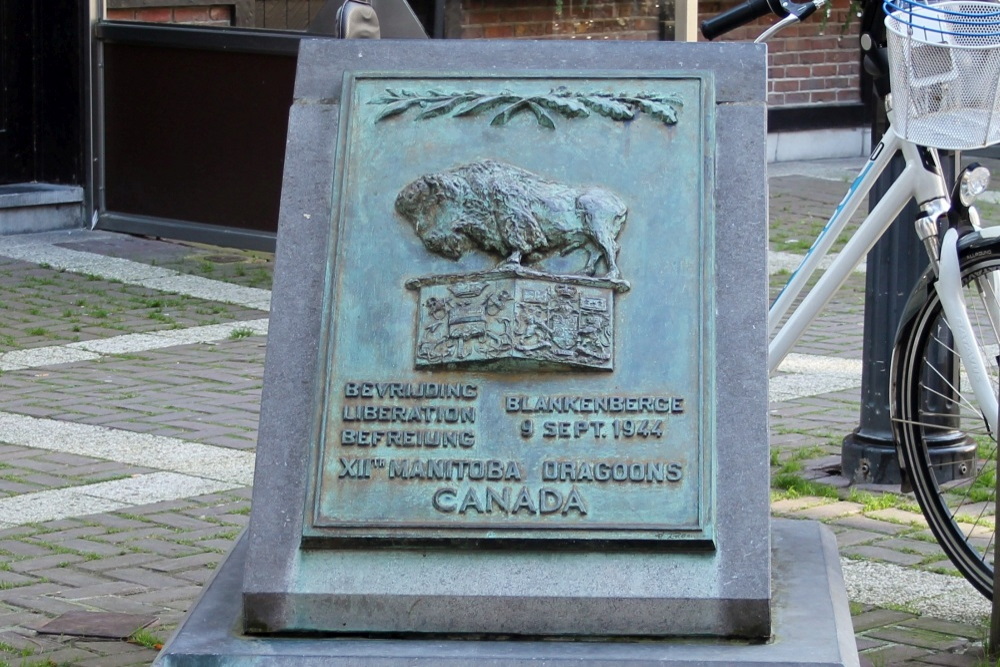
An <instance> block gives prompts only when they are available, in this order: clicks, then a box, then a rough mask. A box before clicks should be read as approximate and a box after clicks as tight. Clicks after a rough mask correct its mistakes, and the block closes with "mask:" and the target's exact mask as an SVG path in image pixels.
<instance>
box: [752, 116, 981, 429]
mask: <svg viewBox="0 0 1000 667" xmlns="http://www.w3.org/2000/svg"><path fill="white" fill-rule="evenodd" d="M923 150H926V151H927V153H926V155H929V156H931V158H932V160H933V163H934V165H933V166H934V168H935V169H934V170H930V169H928V167H927V166H925V164H924V160H923V159H922V156H921V152H920V151H921V149H920V148H918V147H917V146H916V145H915V144H913V143H911V142H909V141H906V140H905V139H902V138H901V137H899V136H898V135H897V134H896V133H895V132H893V131H892V129H891V127H890V130H889V131H888V132H887V133H886V135H885V137H884V138H883V139H882V141H881V142H880V143H879V145H878V146H876V147H875V150H873V151H872V154H871V156H870V157H869V158H868V162H867V163H866V164H865V166H864V167H863V168H862V170H861V172H860V173H859V174H858V176H857V178H855V180H854V182H853V183H852V184H851V187H850V188H849V190H848V192H847V194H846V195H845V196H844V199H843V200H842V201H841V202H840V204H839V205H838V206H837V209H836V210H835V211H834V213H833V216H832V217H831V218H830V220H829V221H828V222H827V223H826V225H825V226H824V227H823V230H822V231H821V232H820V234H819V236H817V237H816V240H815V241H814V242H813V244H812V246H811V247H810V248H809V251H808V252H807V253H806V256H805V258H804V259H803V260H802V263H801V264H800V265H799V267H798V268H797V269H796V270H795V271H794V272H793V273H792V276H791V278H790V279H789V281H788V284H786V285H785V287H784V288H783V289H782V291H781V293H780V294H779V295H778V297H777V298H776V299H775V301H774V303H772V305H771V308H770V310H769V311H768V333H769V335H771V336H772V337H771V342H770V344H769V345H768V367H769V370H770V372H772V373H773V372H774V371H775V370H776V369H777V368H778V366H779V365H780V364H781V361H782V360H783V359H784V358H785V356H786V355H787V354H788V352H789V351H790V350H791V348H792V346H793V345H794V344H795V342H796V341H797V340H798V339H799V337H800V336H801V335H802V333H803V331H805V329H806V327H808V326H809V324H810V323H811V322H812V321H813V319H815V317H816V316H817V315H818V314H819V312H820V311H821V310H822V309H823V308H824V307H825V306H826V304H827V303H828V302H829V301H830V299H831V298H832V297H833V295H834V293H835V292H836V291H837V290H838V289H839V288H840V286H841V285H843V284H844V281H845V280H847V277H848V276H849V275H850V273H851V271H853V270H854V269H855V268H856V267H857V266H858V265H859V264H860V263H861V260H862V259H863V258H864V256H865V255H867V254H868V252H869V251H870V250H871V249H872V247H873V246H874V245H875V243H876V242H877V241H878V240H879V238H881V237H882V235H883V234H884V233H885V232H886V230H887V229H888V228H889V225H891V224H892V222H893V220H895V219H896V217H897V216H899V214H900V212H901V211H902V210H903V207H905V206H906V204H907V202H909V200H910V199H911V198H913V199H916V201H917V202H918V203H919V204H929V203H930V202H934V201H940V200H943V201H945V202H947V201H949V196H948V193H947V191H946V189H945V183H944V180H943V179H942V178H941V176H940V173H941V166H940V161H939V160H938V157H937V151H936V150H934V149H923ZM899 152H901V153H902V155H903V158H904V160H905V161H906V166H905V168H904V169H903V172H902V173H901V174H900V175H899V177H898V178H897V179H896V180H895V181H894V182H893V184H892V186H891V187H890V188H889V190H888V191H887V192H886V193H885V194H884V195H883V196H882V198H881V199H880V200H879V203H878V204H877V205H876V206H875V208H873V209H872V210H871V212H870V213H869V214H868V216H867V217H866V218H865V219H864V221H863V222H862V223H861V225H860V226H859V227H858V229H857V230H856V231H855V232H854V234H853V235H852V236H851V238H850V240H849V241H848V242H847V244H846V245H845V246H844V248H843V250H842V251H841V252H840V253H838V255H837V257H836V258H835V259H834V260H833V262H832V263H831V264H830V267H829V268H828V269H827V270H826V272H825V273H824V274H823V276H822V277H821V278H820V279H819V280H818V281H817V282H816V285H814V286H813V288H812V289H811V290H810V291H809V292H808V293H807V294H806V295H805V297H804V298H803V300H802V302H801V303H800V304H799V305H798V306H797V307H795V308H794V309H793V308H792V305H793V304H794V302H795V301H796V299H798V297H799V295H800V294H801V293H802V291H803V290H804V289H805V286H806V284H807V283H808V282H809V279H810V278H811V277H812V275H813V273H815V272H816V269H817V268H819V265H820V262H821V261H822V259H823V257H825V256H826V255H827V253H829V251H830V248H831V247H832V246H833V243H834V242H835V241H836V239H837V237H838V236H839V235H840V233H841V232H842V231H843V230H844V228H845V227H846V225H847V223H848V221H849V220H850V219H851V218H852V217H853V216H854V214H855V213H856V212H857V210H858V207H859V206H860V205H861V202H862V201H864V198H865V196H867V195H868V193H869V192H870V191H871V189H872V187H873V186H874V184H875V182H876V181H877V180H878V177H879V176H880V175H881V174H882V172H884V171H885V168H886V167H887V166H888V165H889V162H890V160H891V159H892V158H893V156H895V155H896V154H897V153H899ZM944 211H947V208H944V209H942V210H941V211H939V212H941V213H943V212H944ZM957 248H958V235H957V233H956V232H955V230H949V231H948V232H947V233H946V234H945V236H944V239H943V240H942V244H941V251H940V252H941V257H940V277H939V279H938V280H937V281H936V282H935V283H934V288H935V290H936V291H937V293H938V296H939V297H940V299H941V305H942V308H943V309H944V312H945V315H946V317H947V319H948V323H949V326H950V327H951V328H952V331H953V332H954V335H955V347H956V348H957V351H958V353H959V355H960V356H961V358H962V360H963V362H964V364H965V369H966V374H967V376H968V377H969V380H970V382H971V386H972V389H973V391H974V392H975V394H976V398H977V400H978V401H979V404H980V405H982V406H984V411H985V413H986V414H985V415H984V417H985V419H986V421H987V422H988V424H989V426H990V428H991V430H992V431H993V432H994V433H995V432H996V428H997V418H998V417H997V410H998V400H997V394H996V392H995V391H994V388H993V386H992V382H991V381H990V378H989V374H988V373H987V370H986V364H985V362H984V360H983V358H982V356H981V354H980V351H979V345H978V344H977V342H976V336H975V334H974V332H973V330H972V324H971V322H970V321H969V316H968V312H967V310H966V307H965V302H964V299H963V296H962V280H961V269H960V266H959V261H958V250H957ZM934 259H935V260H937V258H936V257H935V258H934ZM976 285H977V287H978V289H979V290H980V292H981V293H992V294H996V293H997V292H998V291H1000V286H998V285H993V284H992V283H989V282H987V283H983V281H982V280H981V279H977V280H976ZM989 302H990V300H989V299H987V303H989ZM993 302H994V303H995V300H993ZM789 310H791V314H790V315H789V317H788V319H787V321H785V323H784V324H783V325H781V326H780V327H779V326H778V325H779V324H780V323H781V320H782V318H783V317H784V316H785V314H786V313H788V312H789ZM989 316H990V319H991V320H992V322H993V325H994V328H995V329H997V330H1000V313H998V312H996V308H990V309H989Z"/></svg>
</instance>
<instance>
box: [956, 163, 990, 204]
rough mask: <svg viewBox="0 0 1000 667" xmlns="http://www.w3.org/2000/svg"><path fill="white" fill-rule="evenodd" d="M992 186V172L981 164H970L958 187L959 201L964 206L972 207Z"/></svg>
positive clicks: (963, 173)
mask: <svg viewBox="0 0 1000 667" xmlns="http://www.w3.org/2000/svg"><path fill="white" fill-rule="evenodd" d="M989 184H990V170H989V169H987V168H986V167H983V166H981V165H979V164H970V165H969V166H968V167H966V168H965V171H963V172H962V176H961V178H960V179H959V186H958V200H959V201H960V202H962V205H963V206H972V204H973V202H975V201H976V198H978V197H979V195H981V194H983V193H984V192H986V188H987V187H988V186H989Z"/></svg>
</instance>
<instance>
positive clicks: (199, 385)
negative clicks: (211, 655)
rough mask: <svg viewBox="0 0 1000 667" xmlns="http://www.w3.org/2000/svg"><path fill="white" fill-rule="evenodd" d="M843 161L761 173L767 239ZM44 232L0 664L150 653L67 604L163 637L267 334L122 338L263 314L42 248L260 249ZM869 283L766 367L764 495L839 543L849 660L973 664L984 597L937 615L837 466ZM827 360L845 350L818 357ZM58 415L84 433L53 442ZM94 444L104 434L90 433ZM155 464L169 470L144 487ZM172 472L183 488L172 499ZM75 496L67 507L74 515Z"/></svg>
mask: <svg viewBox="0 0 1000 667" xmlns="http://www.w3.org/2000/svg"><path fill="white" fill-rule="evenodd" d="M840 171H843V170H840ZM840 171H836V170H835V171H834V174H835V175H834V177H833V178H832V179H819V178H815V177H813V176H812V175H810V174H811V172H808V173H802V174H794V173H792V174H791V175H787V176H781V177H777V178H773V179H772V181H771V184H772V229H773V231H774V234H773V235H772V241H773V243H772V249H774V250H779V251H784V252H796V251H799V252H800V251H801V250H800V246H801V244H800V243H798V237H799V236H802V235H803V234H802V233H801V232H803V231H804V230H806V229H807V228H811V227H814V226H815V224H816V220H817V219H819V216H820V214H821V212H824V211H828V210H829V209H830V208H831V207H832V206H833V205H835V204H836V203H837V202H838V201H839V199H840V196H841V194H842V192H843V190H844V187H845V186H844V179H843V177H838V176H837V175H836V174H837V173H840ZM843 173H844V174H846V173H847V172H846V171H843ZM47 243H49V245H50V246H52V247H51V248H49V250H52V251H53V252H54V254H48V250H47V251H46V253H43V255H44V256H45V257H54V258H55V259H54V260H48V261H51V262H53V263H51V264H41V263H38V264H36V263H33V262H32V261H29V260H28V259H25V257H26V256H30V255H31V253H30V252H28V251H26V250H24V249H23V248H19V249H17V250H16V252H15V251H9V252H10V254H11V255H12V256H13V258H11V257H8V256H7V255H5V254H4V248H5V246H4V241H3V239H2V238H0V287H3V290H2V291H0V302H2V303H0V309H2V310H3V311H4V313H5V315H7V314H10V315H11V316H10V317H8V318H4V321H3V322H2V323H0V362H2V361H3V359H4V356H3V355H4V353H5V352H10V351H12V350H15V348H16V349H25V348H32V349H38V350H40V352H39V354H40V355H42V356H41V357H40V359H41V361H40V362H39V361H38V359H34V360H33V361H31V363H27V364H25V363H22V364H20V365H18V366H12V367H11V368H12V369H11V370H5V371H2V372H0V667H6V666H7V665H10V666H15V665H17V666H24V667H41V666H42V665H53V664H55V665H59V664H67V665H95V666H97V665H100V666H116V665H148V664H149V663H150V662H151V661H152V659H153V658H154V656H155V654H156V650H155V648H148V647H146V646H142V645H140V644H139V643H136V642H125V641H95V640H93V639H90V638H72V637H60V636H51V635H44V634H36V633H35V630H36V629H38V628H39V627H41V626H42V625H43V624H44V623H46V622H48V621H49V620H50V619H52V618H54V617H55V616H56V615H58V614H60V613H62V612H65V611H75V610H87V611H93V612H98V611H107V612H120V613H126V614H150V615H153V616H155V617H157V619H158V621H157V624H156V625H155V626H154V627H152V628H151V633H152V635H153V637H152V639H147V643H153V644H155V641H156V640H157V639H159V640H164V639H166V638H167V636H168V635H169V633H170V631H171V630H172V629H173V628H174V627H175V626H176V624H177V623H178V621H179V620H180V618H181V616H182V615H183V613H184V611H185V610H186V609H187V608H188V607H189V606H190V605H191V603H192V602H193V600H194V598H195V597H196V596H197V594H198V592H199V590H200V586H201V585H202V584H203V583H204V582H205V580H206V579H207V578H208V577H209V576H211V573H212V570H213V568H214V567H215V566H216V565H217V564H218V563H219V561H220V560H221V559H222V558H223V556H224V555H225V553H226V552H227V551H228V549H229V547H230V545H231V544H232V543H233V540H234V539H235V537H236V535H237V534H238V532H239V531H240V530H241V529H242V527H243V526H245V524H246V522H247V519H248V515H249V510H250V489H249V488H248V487H247V486H246V482H245V481H244V482H241V481H239V480H243V479H246V480H248V479H249V477H248V476H247V475H248V469H247V462H246V460H245V459H231V458H230V459H226V458H225V457H214V458H212V456H209V455H210V454H212V453H213V452H219V453H220V454H222V453H226V452H228V453H231V454H233V455H239V456H249V452H251V451H252V447H253V443H254V440H255V435H256V422H257V416H258V410H259V397H260V388H261V382H260V377H261V370H262V364H263V356H264V351H265V348H264V343H265V340H266V337H265V336H264V335H257V334H254V333H253V332H250V331H241V332H239V333H238V334H236V335H232V334H233V333H234V330H233V329H229V330H228V331H229V333H228V334H227V333H214V334H213V333H211V332H210V333H209V334H207V338H208V340H201V339H200V338H199V340H198V342H194V343H188V344H181V345H176V344H175V345H171V344H169V342H165V341H164V340H161V339H156V340H154V341H152V342H149V341H148V340H147V341H145V342H144V343H143V344H140V342H139V340H138V339H136V338H132V337H127V336H126V337H124V338H116V337H122V334H123V333H127V332H147V331H149V332H153V331H159V332H163V331H173V330H177V331H179V332H183V331H185V330H188V329H190V328H191V327H194V326H199V325H206V324H213V323H215V322H229V323H232V322H236V323H238V322H240V321H247V322H249V321H253V320H257V319H259V318H263V317H266V312H265V311H264V310H262V306H261V305H260V304H261V303H262V302H261V300H260V297H259V295H256V293H254V292H253V291H252V290H251V291H250V292H236V293H234V296H232V297H227V298H226V299H224V300H222V301H212V300H210V299H208V298H206V295H207V294H214V292H212V288H211V285H212V284H213V283H207V282H196V283H185V282H184V281H181V280H176V281H174V282H172V283H171V282H170V276H167V277H166V278H159V277H157V278H156V279H157V280H163V281H165V282H161V283H157V285H158V286H160V287H164V289H162V290H161V289H157V288H153V287H150V286H149V280H150V279H149V278H148V277H146V278H143V279H142V280H143V281H145V282H144V283H142V284H139V283H135V284H133V283H132V282H130V281H129V279H127V278H126V279H124V280H118V279H116V278H113V277H109V276H112V275H118V274H116V273H114V272H118V271H124V273H125V274H126V275H133V274H136V273H142V271H141V270H140V271H137V270H136V269H135V267H134V266H132V265H131V264H129V263H128V262H126V263H125V264H124V265H115V267H114V269H113V270H111V269H109V270H108V272H107V273H106V274H104V273H101V272H100V271H97V272H96V273H91V272H88V271H83V272H77V271H76V270H75V269H72V267H70V269H71V270H65V269H66V267H65V266H61V265H58V264H57V262H58V261H61V259H62V258H65V259H66V261H67V262H76V261H82V259H81V258H84V259H85V258H87V257H90V258H97V259H100V258H101V257H106V258H109V259H111V260H114V261H123V260H130V261H131V262H132V263H140V264H145V265H146V266H149V267H156V268H157V269H163V270H165V271H169V272H179V273H180V274H182V275H187V274H191V275H196V276H198V277H199V279H200V280H202V281H204V280H209V281H214V280H219V279H223V280H226V281H228V282H231V283H234V284H237V285H241V286H243V287H247V288H266V287H268V281H269V276H270V270H271V267H270V264H269V263H268V259H269V258H268V257H267V256H266V255H262V254H260V253H241V252H238V251H230V250H223V249H218V248H208V247H202V246H185V245H181V244H175V243H163V242H157V241H151V240H148V239H134V238H130V237H125V236H121V235H111V234H102V233H86V234H78V235H72V236H71V237H70V238H64V237H60V238H58V239H56V240H55V241H47ZM56 251H58V252H56ZM60 252H70V253H77V254H76V255H69V256H64V255H61V254H59V253H60ZM39 256H42V255H39ZM40 261H41V260H40ZM98 266H99V263H98ZM88 274H89V275H88ZM157 275H158V274H157ZM137 280H138V279H137ZM863 283H864V279H863V276H862V275H860V274H856V275H854V276H852V278H851V279H850V280H849V283H848V286H847V289H846V290H844V291H842V293H841V294H840V295H838V297H837V299H836V300H835V302H834V303H833V304H832V305H831V307H830V308H829V309H828V310H827V311H826V312H825V313H824V314H823V315H822V316H821V317H820V319H819V322H818V324H817V325H816V327H815V328H814V329H813V330H811V331H810V333H808V334H807V335H806V336H805V337H804V338H803V340H802V342H801V343H800V344H799V345H798V346H797V348H796V349H795V354H796V355H800V356H796V357H795V358H794V359H790V360H789V364H788V365H787V366H786V368H785V370H783V371H781V372H779V374H778V376H777V377H776V378H775V380H774V386H775V388H776V389H779V388H780V387H786V389H787V391H785V392H784V393H780V392H778V393H776V394H775V395H776V396H777V397H778V399H777V400H775V401H773V402H772V404H771V424H772V432H773V435H772V450H773V457H772V464H773V467H772V474H773V477H774V479H775V480H776V481H780V482H782V483H783V484H785V485H786V486H787V488H784V489H781V488H776V489H775V492H774V493H775V496H774V498H775V499H774V504H773V513H774V514H775V515H776V516H786V517H792V518H812V519H817V520H820V521H823V522H824V523H826V524H827V525H828V526H830V527H831V528H832V529H833V531H834V533H835V535H836V538H837V541H838V544H839V546H840V549H841V554H842V556H844V557H845V558H847V559H848V560H846V561H845V575H846V578H847V579H848V585H849V594H850V596H851V599H852V613H853V614H854V621H855V630H856V633H857V641H858V647H859V649H860V650H861V651H862V663H863V664H869V665H904V664H937V665H977V664H984V663H983V661H982V637H983V634H984V633H985V626H984V624H983V621H982V611H983V605H984V604H985V603H983V602H982V601H981V600H980V602H979V605H978V606H977V605H975V604H970V605H967V607H968V609H967V611H968V613H967V614H965V615H964V616H963V617H962V618H944V617H942V615H943V614H944V612H942V614H939V615H935V614H936V613H937V612H936V610H937V609H939V608H941V607H939V606H935V605H936V604H938V603H939V602H940V601H941V600H942V599H943V598H945V597H947V595H948V594H950V592H951V591H952V590H953V589H955V590H958V589H961V587H962V586H964V585H965V584H964V581H963V580H961V579H958V578H956V577H954V576H953V574H951V575H950V574H949V573H951V571H952V570H951V567H950V564H949V563H947V561H945V560H944V558H943V555H942V554H941V552H940V550H939V549H938V547H937V545H936V544H935V543H934V541H933V538H932V537H931V536H930V535H929V532H928V531H927V529H926V527H925V526H924V524H923V521H922V517H921V516H920V515H919V513H918V512H915V510H914V507H913V505H912V498H909V497H907V496H900V495H898V494H896V493H892V491H894V490H893V489H872V488H870V487H868V488H865V489H858V488H857V487H850V486H849V482H850V480H848V479H846V478H844V477H843V476H842V475H840V471H839V448H840V439H841V438H842V437H843V436H844V435H846V434H847V433H848V432H850V430H851V429H853V428H854V426H855V425H856V423H857V417H858V409H859V407H858V389H857V387H858V386H859V384H860V376H859V371H858V367H857V365H856V364H855V362H854V360H856V359H858V358H859V357H860V349H861V334H862V332H861V325H860V320H861V314H862V310H863V300H862V299H863ZM219 284H221V283H219ZM189 286H190V289H189ZM88 290H90V291H88ZM95 290H96V292H95ZM164 290H167V291H164ZM169 290H175V291H176V292H178V293H176V294H170V293H168V291H169ZM185 290H187V292H185ZM97 292H100V294H98V293H97ZM220 293H221V292H220ZM105 301H106V303H107V305H104V302H105ZM105 313H106V314H105ZM157 313H161V314H162V315H163V317H161V316H160V315H158V314H157ZM175 327H179V329H175ZM75 328H76V329H79V330H75ZM39 330H44V331H39ZM213 336H215V337H214V338H213ZM77 338H79V339H80V340H88V339H89V340H104V339H108V340H112V339H114V340H120V342H121V343H122V346H123V348H124V351H119V352H117V353H106V352H100V353H96V354H90V355H89V356H86V357H85V358H71V359H69V360H68V361H61V360H60V359H61V358H60V357H58V356H56V354H55V353H56V352H57V351H58V350H60V349H65V344H66V343H71V342H73V341H74V340H77ZM130 345H131V346H133V347H129V346H130ZM831 358H833V360H835V361H839V362H843V363H841V365H840V366H836V365H834V366H829V365H828V366H826V367H825V368H827V371H825V372H818V371H817V370H816V368H818V367H823V366H822V364H828V363H829V361H830V359H831ZM46 360H49V361H48V362H46ZM793 362H794V363H793ZM817 364H819V366H817ZM852 364H853V365H852ZM0 368H2V366H0ZM816 377H821V379H822V378H826V379H827V380H829V379H830V378H831V377H833V379H834V380H835V381H834V382H833V383H832V384H828V385H817V386H818V387H819V389H816V390H814V391H810V390H807V389H803V388H802V386H803V385H802V384H801V383H798V380H799V379H802V380H806V379H809V380H815V379H816ZM824 387H825V388H824ZM5 416H6V417H5ZM5 419H6V421H5ZM69 424H77V425H79V427H78V428H79V429H81V430H79V431H74V432H73V434H72V435H70V436H68V437H66V438H65V439H63V440H59V439H58V438H53V437H52V435H51V434H54V433H55V432H56V431H57V430H59V429H60V428H61V427H60V425H69ZM47 434H48V435H47ZM122 434H124V436H125V437H124V438H122V437H119V436H120V435H122ZM141 438H149V439H148V440H141ZM90 439H96V442H99V443H103V445H102V446H94V447H90V446H88V444H87V443H89V442H90ZM77 441H79V442H77ZM32 442H34V443H35V444H34V445H33V444H32ZM42 443H44V446H42ZM130 443H132V444H133V445H134V446H130ZM199 448H200V449H199ZM213 456H214V455H213ZM206 457H208V458H206ZM210 459H211V461H213V462H212V463H211V465H208V466H207V467H206V468H205V472H204V473H203V474H206V475H210V477H206V478H204V479H203V480H202V481H204V482H206V483H210V484H214V485H216V487H217V488H221V489H223V490H219V491H200V492H197V488H198V487H195V486H190V487H185V486H184V484H188V483H193V481H195V480H196V478H197V474H196V472H197V470H198V468H197V467H196V466H197V465H200V464H201V463H203V462H205V461H209V460H210ZM216 459H218V460H217V461H216ZM229 466H234V467H229ZM163 475H168V477H166V478H164V477H162V476H163ZM170 475H173V476H172V477H171V476H170ZM157 479H163V480H165V481H166V482H167V483H166V484H164V485H163V486H162V487H155V488H149V487H151V486H155V484H154V482H155V481H156V480H157ZM802 480H805V481H806V482H808V481H813V480H819V481H821V482H823V483H824V486H823V488H826V489H829V490H830V492H829V493H827V492H824V493H823V494H820V495H815V494H812V493H809V494H803V493H802V492H800V491H798V490H797V489H798V486H797V485H799V484H801V481H802ZM188 488H190V489H194V490H195V491H192V492H190V493H188V494H187V495H185V489H188ZM210 488H211V487H210ZM808 490H809V491H810V492H812V491H815V487H808ZM895 491H898V489H896V490H895ZM886 492H888V493H886ZM150 498H156V500H149V499H150ZM19 499H27V500H31V501H32V503H31V504H32V505H44V504H45V503H47V502H55V503H57V504H59V509H60V510H61V513H60V514H58V515H52V516H56V517H57V518H49V519H39V520H36V521H30V522H25V521H18V520H17V519H16V518H12V515H10V514H4V508H5V507H6V508H10V507H16V505H11V504H8V505H4V503H16V502H17V501H18V500H19ZM26 507H27V506H26ZM76 507H79V508H81V509H80V512H81V513H78V514H74V508H76ZM33 509H35V508H33ZM24 511H25V512H26V511H27V510H24ZM25 516H27V514H25ZM34 516H45V513H44V512H39V513H37V514H35V515H34ZM5 517H6V518H5ZM866 568H881V570H879V571H880V572H889V573H893V572H899V573H900V576H903V575H904V574H905V573H918V574H920V573H924V574H922V575H921V576H924V577H933V576H937V577H938V579H935V580H934V581H935V582H937V584H938V585H939V588H940V590H939V593H938V594H937V596H936V597H934V596H931V597H930V598H928V599H914V600H907V601H904V602H901V603H896V604H891V605H887V604H886V603H885V602H884V601H881V600H882V598H878V599H876V598H877V597H878V592H877V591H872V590H869V588H871V587H867V586H866V585H865V582H866V577H865V575H864V572H865V571H866ZM891 568H899V569H898V570H893V569H891ZM859 573H860V574H859ZM927 573H931V574H927ZM934 573H937V574H934ZM941 573H943V574H941ZM928 610H931V611H928Z"/></svg>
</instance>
